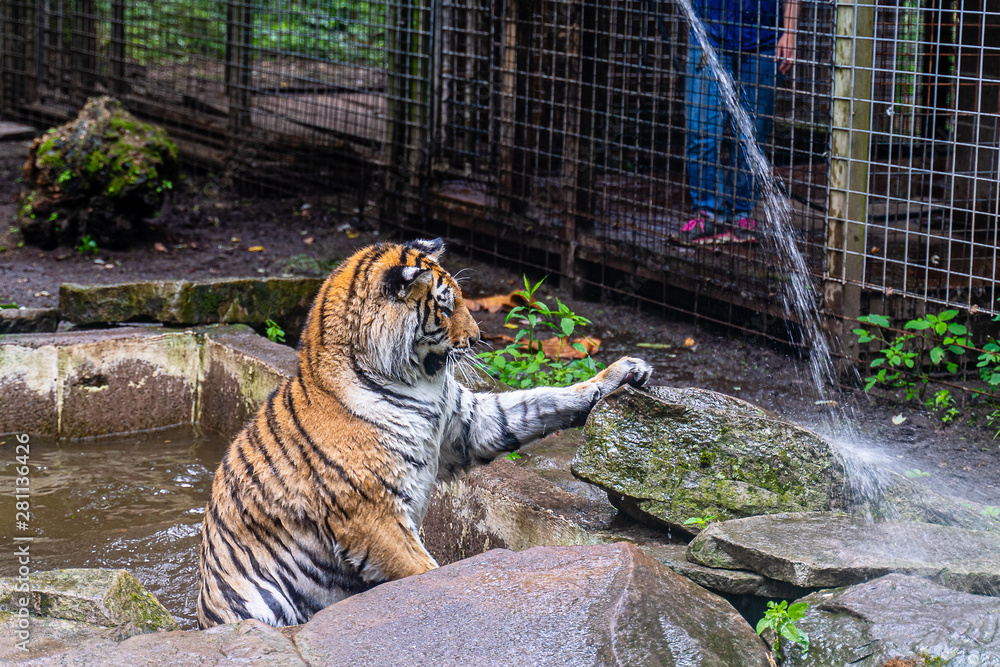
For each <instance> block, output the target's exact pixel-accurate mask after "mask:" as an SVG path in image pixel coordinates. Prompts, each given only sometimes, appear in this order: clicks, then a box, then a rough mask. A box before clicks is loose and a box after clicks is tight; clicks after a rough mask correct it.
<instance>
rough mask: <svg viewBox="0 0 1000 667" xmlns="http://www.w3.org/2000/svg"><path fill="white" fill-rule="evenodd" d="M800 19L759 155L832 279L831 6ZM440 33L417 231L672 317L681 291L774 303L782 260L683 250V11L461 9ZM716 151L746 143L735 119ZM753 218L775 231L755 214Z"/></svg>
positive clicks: (754, 252) (458, 0)
mask: <svg viewBox="0 0 1000 667" xmlns="http://www.w3.org/2000/svg"><path fill="white" fill-rule="evenodd" d="M796 6H797V7H798V13H797V16H798V25H797V26H795V27H794V32H796V34H797V35H799V49H798V54H799V57H798V59H797V63H796V65H795V68H794V70H793V71H792V72H791V73H790V75H789V76H787V77H785V78H784V80H783V81H773V82H770V83H767V84H765V87H768V88H769V92H770V93H771V94H772V95H774V97H775V98H776V103H775V105H774V107H773V109H770V110H768V111H767V117H768V120H769V121H770V122H771V124H772V125H773V127H774V131H773V132H771V133H769V136H768V137H761V142H760V143H761V144H762V148H763V149H764V151H765V153H766V154H767V156H768V157H769V158H770V159H771V160H772V161H773V162H774V165H775V167H774V170H773V175H774V176H775V177H776V178H778V179H779V180H780V181H781V182H782V183H783V187H784V188H785V189H786V190H787V191H788V192H789V194H790V195H791V197H792V198H793V199H794V201H795V202H796V203H795V215H794V218H795V219H794V221H793V226H794V229H795V231H794V233H795V234H796V236H797V238H798V239H799V241H800V244H801V246H802V248H803V249H804V250H805V251H806V252H807V253H808V255H809V262H810V265H811V266H812V269H813V271H814V273H815V274H816V275H817V276H819V275H822V271H823V261H824V250H825V245H824V231H825V230H824V223H825V217H824V210H825V206H826V172H827V159H826V154H827V151H828V141H829V128H830V85H831V80H832V76H831V72H832V40H833V33H832V26H833V10H832V6H831V5H829V4H826V3H817V2H801V3H796ZM442 25H443V28H442V35H441V50H440V59H441V72H442V81H441V89H442V92H441V95H440V99H439V100H438V104H439V107H437V108H436V109H435V115H436V116H437V117H438V118H439V119H440V124H439V125H438V126H437V128H436V130H435V136H436V142H435V155H436V158H435V160H434V161H433V173H432V178H431V181H430V183H429V185H428V188H429V192H428V198H427V202H428V206H427V208H426V209H424V210H423V213H424V215H425V218H423V219H422V220H420V221H411V225H412V228H413V229H419V230H422V231H426V230H431V231H434V232H441V233H445V234H447V235H449V236H451V237H452V238H455V239H459V240H462V241H463V242H465V243H467V244H468V245H470V246H472V247H473V248H477V249H482V250H486V251H487V252H489V253H491V254H493V255H494V256H495V257H497V258H498V259H500V260H503V261H513V262H517V263H520V264H522V265H525V266H535V267H537V268H541V269H543V270H546V271H550V272H554V273H557V274H559V275H562V276H564V277H568V278H572V279H573V280H575V281H576V282H577V283H578V284H582V285H587V284H589V285H592V286H594V287H598V288H603V289H610V290H612V291H618V292H623V293H626V294H629V295H631V296H637V297H639V298H641V299H646V300H651V301H653V302H655V303H659V304H672V305H673V306H675V307H682V308H695V306H694V305H693V303H692V302H691V299H690V298H688V300H687V301H686V302H684V301H683V299H682V300H680V301H679V300H678V299H677V298H676V297H677V295H678V294H687V295H688V297H691V295H694V294H698V293H707V294H709V295H710V296H712V297H714V298H716V299H721V300H723V301H725V302H727V303H730V304H747V303H748V300H753V299H756V298H757V297H759V296H761V295H764V296H766V295H767V294H769V293H772V292H773V291H774V289H775V287H774V284H773V281H774V280H775V279H776V277H775V276H774V264H775V261H774V256H773V251H772V250H770V249H769V248H768V247H767V245H766V244H764V243H760V244H755V243H752V242H750V241H753V240H755V239H754V238H751V237H750V236H749V234H748V238H746V239H744V240H746V241H747V242H746V243H740V244H725V245H724V246H723V245H712V246H708V245H694V244H686V245H685V242H684V239H683V238H681V237H682V234H681V230H682V228H683V227H684V226H685V225H686V224H687V222H688V221H689V220H691V219H693V218H695V217H697V215H698V208H697V206H696V205H695V202H694V201H692V196H691V188H690V183H689V174H690V162H691V161H690V160H689V159H687V158H686V153H687V146H688V144H687V137H688V134H689V133H688V128H687V125H686V123H687V118H688V116H689V115H690V111H691V109H690V105H688V108H686V105H685V80H686V78H687V79H690V77H687V68H688V28H687V25H686V23H685V21H684V19H683V18H682V15H681V14H680V13H678V10H677V7H676V5H675V4H674V3H664V2H660V1H659V0H613V1H612V0H602V1H601V2H588V3H582V2H578V1H575V0H543V1H541V2H537V3H513V2H510V3H508V2H504V0H492V1H490V0H447V1H446V2H445V3H443V9H442ZM772 61H773V60H772ZM701 76H702V77H703V78H705V79H706V80H710V79H711V77H713V76H714V74H712V73H711V72H704V73H702V74H701ZM719 111H720V112H721V113H722V114H724V113H725V112H724V110H723V109H721V108H720V109H719ZM718 139H719V144H720V148H721V150H720V151H719V153H718V155H717V156H716V157H715V158H714V160H716V161H718V162H719V163H720V164H724V163H725V162H726V161H728V160H729V159H730V156H731V155H733V151H735V147H736V145H737V136H736V134H735V132H734V131H733V127H732V125H731V123H729V122H727V121H723V122H722V123H721V127H720V129H719V137H718ZM743 213H744V214H745V217H748V218H751V217H755V218H758V219H760V220H763V219H764V216H763V214H762V212H761V211H760V210H756V209H754V207H753V206H752V205H751V206H750V207H749V209H748V210H746V211H743ZM729 218H732V216H731V215H730V216H729ZM729 218H727V219H726V220H725V221H723V220H721V216H720V228H721V224H722V222H725V223H727V224H728V223H732V222H736V221H734V220H731V219H729ZM753 231H754V230H752V229H750V230H748V232H749V233H750V234H752V233H753ZM779 280H780V278H779ZM678 287H680V288H681V289H682V290H683V291H682V292H678V290H677V288H678ZM774 310H775V312H777V311H780V310H782V306H781V305H780V304H775V308H774ZM728 321H729V322H730V323H733V322H734V319H733V317H732V316H729V319H728Z"/></svg>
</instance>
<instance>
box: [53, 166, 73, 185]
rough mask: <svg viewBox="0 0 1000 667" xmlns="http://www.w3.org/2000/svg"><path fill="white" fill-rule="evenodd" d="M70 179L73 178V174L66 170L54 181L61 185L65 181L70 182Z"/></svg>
mask: <svg viewBox="0 0 1000 667" xmlns="http://www.w3.org/2000/svg"><path fill="white" fill-rule="evenodd" d="M71 178H73V172H72V170H70V169H67V170H66V171H64V172H63V173H61V174H59V178H58V179H56V180H57V182H58V183H59V185H62V184H63V183H65V182H66V181H68V180H70V179H71Z"/></svg>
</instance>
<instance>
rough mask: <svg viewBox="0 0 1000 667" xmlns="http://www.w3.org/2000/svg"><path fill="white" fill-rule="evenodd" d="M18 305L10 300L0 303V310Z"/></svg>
mask: <svg viewBox="0 0 1000 667" xmlns="http://www.w3.org/2000/svg"><path fill="white" fill-rule="evenodd" d="M19 307H20V306H18V305H17V304H16V303H14V302H13V301H11V302H10V303H0V310H9V309H12V308H19Z"/></svg>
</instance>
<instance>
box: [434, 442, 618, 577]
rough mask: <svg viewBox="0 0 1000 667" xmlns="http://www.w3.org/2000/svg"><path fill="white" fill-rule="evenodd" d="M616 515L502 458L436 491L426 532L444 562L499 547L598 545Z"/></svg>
mask: <svg viewBox="0 0 1000 667" xmlns="http://www.w3.org/2000/svg"><path fill="white" fill-rule="evenodd" d="M613 513H614V510H613V508H611V507H608V506H607V504H606V503H599V502H594V501H591V500H588V499H587V498H582V497H580V496H577V495H574V494H571V493H568V492H566V491H564V490H563V489H560V488H559V487H557V486H555V485H554V484H552V483H551V482H549V481H548V480H545V479H542V478H541V477H539V476H538V475H536V474H535V473H534V472H532V471H531V470H528V469H525V468H522V467H520V466H517V465H515V464H514V463H512V462H510V461H507V460H504V459H498V460H496V461H494V462H493V463H491V464H490V465H488V466H486V467H483V468H478V469H476V470H473V471H471V472H470V473H468V474H466V475H462V476H461V477H459V478H458V479H456V480H454V481H451V482H447V483H445V484H439V485H438V486H437V488H436V489H435V491H434V496H433V497H432V499H431V504H430V507H429V508H428V510H427V516H426V517H425V518H424V523H423V527H422V529H421V533H422V535H423V537H424V543H425V546H426V547H427V550H428V551H430V552H431V554H432V555H433V556H434V557H435V559H437V561H438V562H439V563H451V562H454V561H456V560H459V559H462V558H468V557H469V556H474V555H477V554H481V553H483V552H485V551H489V550H490V549H494V548H498V547H500V548H505V549H513V550H515V551H520V550H522V549H527V548H529V547H534V546H539V545H573V544H598V543H600V542H603V541H607V540H608V539H609V538H608V537H607V536H604V535H599V534H597V531H599V530H601V529H603V528H606V527H607V526H608V525H609V524H610V522H611V520H612V518H613V517H612V515H613Z"/></svg>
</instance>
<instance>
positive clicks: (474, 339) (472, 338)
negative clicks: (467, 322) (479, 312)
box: [467, 331, 479, 347]
mask: <svg viewBox="0 0 1000 667" xmlns="http://www.w3.org/2000/svg"><path fill="white" fill-rule="evenodd" d="M467 342H468V345H469V347H473V346H474V345H475V344H476V343H478V342H479V332H478V331H477V332H476V333H474V334H472V335H470V336H469V337H468V339H467Z"/></svg>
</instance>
